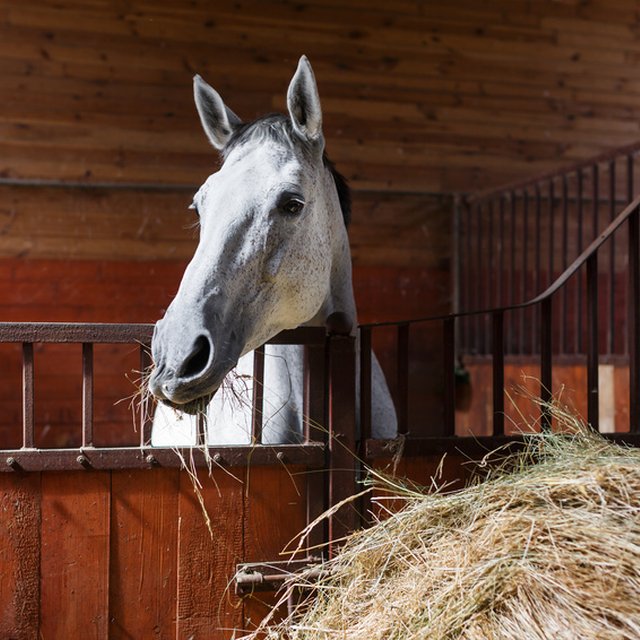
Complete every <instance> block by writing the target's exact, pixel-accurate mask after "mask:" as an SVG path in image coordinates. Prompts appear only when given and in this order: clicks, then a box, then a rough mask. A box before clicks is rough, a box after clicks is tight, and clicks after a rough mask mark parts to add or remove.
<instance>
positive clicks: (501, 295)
mask: <svg viewBox="0 0 640 640" xmlns="http://www.w3.org/2000/svg"><path fill="white" fill-rule="evenodd" d="M504 216H505V210H504V197H503V196H500V201H499V223H498V224H499V231H498V233H499V236H500V241H499V243H498V295H497V304H498V306H502V305H503V304H505V283H504V278H505V269H504Z"/></svg>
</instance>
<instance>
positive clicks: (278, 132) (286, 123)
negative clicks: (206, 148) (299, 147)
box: [222, 113, 351, 227]
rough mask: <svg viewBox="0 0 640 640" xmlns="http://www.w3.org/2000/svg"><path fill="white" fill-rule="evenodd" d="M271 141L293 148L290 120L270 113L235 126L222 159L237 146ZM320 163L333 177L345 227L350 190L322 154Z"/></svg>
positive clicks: (347, 217)
mask: <svg viewBox="0 0 640 640" xmlns="http://www.w3.org/2000/svg"><path fill="white" fill-rule="evenodd" d="M265 139H266V140H272V141H273V142H280V143H285V144H289V145H291V146H293V141H294V140H300V138H298V137H297V136H296V135H295V132H294V130H293V125H292V124H291V120H290V119H289V118H288V117H287V116H284V115H282V114H281V113H271V114H269V115H266V116H263V117H261V118H258V119H257V120H254V121H253V122H243V123H242V124H241V125H239V126H237V127H236V128H235V130H234V132H233V134H232V135H231V137H230V138H229V140H228V142H227V144H226V145H225V147H224V149H223V150H222V158H223V160H225V159H226V158H227V156H228V155H229V153H230V152H231V151H232V150H233V149H235V148H236V147H238V146H239V145H241V144H243V143H245V142H249V141H254V142H255V141H262V140H265ZM322 162H323V164H324V166H325V167H326V168H327V169H328V171H329V173H330V174H331V175H332V176H333V181H334V183H335V185H336V191H337V193H338V201H339V202H340V210H341V211H342V219H343V220H344V225H345V227H348V226H349V223H350V222H351V189H350V187H349V183H348V181H347V179H346V178H345V177H344V176H343V175H342V174H341V173H340V172H339V171H338V170H337V169H336V167H335V165H334V164H333V162H331V160H330V159H329V158H328V157H327V154H326V153H323V154H322Z"/></svg>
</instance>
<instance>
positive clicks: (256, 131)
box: [149, 56, 397, 446]
mask: <svg viewBox="0 0 640 640" xmlns="http://www.w3.org/2000/svg"><path fill="white" fill-rule="evenodd" d="M194 93H195V103H196V107H197V109H198V113H199V115H200V120H201V121H202V126H203V127H204V130H205V133H206V134H207V137H208V138H209V140H210V142H211V144H213V146H214V147H215V148H216V149H218V150H219V151H220V153H221V155H222V159H223V163H222V167H221V168H220V170H219V171H218V172H217V173H214V174H213V175H211V176H209V177H208V178H207V180H206V181H205V182H204V184H203V185H202V186H201V187H200V189H199V190H198V192H197V193H196V195H195V197H194V198H193V204H192V208H193V209H194V210H195V211H196V213H197V215H198V217H199V220H200V241H199V244H198V247H197V249H196V252H195V254H194V256H193V259H192V260H191V262H190V264H189V265H188V267H187V269H186V271H185V273H184V276H183V278H182V282H181V284H180V288H179V290H178V293H177V295H176V297H175V299H174V300H173V302H172V303H171V305H170V306H169V308H168V309H167V312H166V314H165V316H164V318H163V319H162V320H160V321H159V322H158V323H157V325H156V330H155V334H154V337H153V344H152V350H153V359H154V363H155V368H154V370H153V373H152V375H151V377H150V380H149V388H150V390H151V392H152V393H153V395H154V396H156V398H158V399H159V400H161V401H162V402H161V403H160V404H159V405H158V409H157V410H156V415H155V418H154V425H153V431H152V443H153V445H155V446H185V445H193V444H195V441H196V422H195V419H194V418H193V414H194V413H196V412H197V411H198V410H199V408H202V407H203V406H204V407H206V411H205V413H206V418H207V419H206V425H207V428H206V431H207V441H208V443H209V444H244V443H248V442H250V440H251V435H250V434H251V428H250V426H251V398H252V386H253V383H252V378H251V374H252V365H253V356H252V351H253V350H254V349H256V348H257V347H259V346H260V345H262V344H263V343H265V342H266V341H267V340H269V339H270V338H272V337H273V336H275V335H276V334H278V333H279V332H280V331H283V330H285V329H292V328H295V327H298V326H300V325H306V326H325V324H326V320H327V318H328V317H329V316H331V315H332V314H334V313H336V312H339V313H341V314H345V315H346V317H347V318H348V321H349V322H350V323H351V326H353V327H354V328H355V327H356V326H357V318H356V306H355V301H354V297H353V288H352V282H351V255H350V251H349V241H348V237H347V224H348V222H349V213H350V199H349V190H348V188H347V185H346V182H345V181H344V179H343V178H342V177H341V176H340V174H338V173H337V172H336V171H335V169H334V167H333V165H332V164H331V162H329V160H328V159H327V157H326V155H325V152H324V137H323V134H322V111H321V108H320V99H319V97H318V90H317V86H316V81H315V78H314V75H313V71H312V69H311V65H310V64H309V61H308V60H307V58H306V57H304V56H303V57H302V58H301V59H300V61H299V63H298V68H297V70H296V72H295V74H294V76H293V78H292V80H291V83H290V85H289V89H288V92H287V108H288V111H289V114H288V116H284V115H269V116H265V117H263V118H260V119H258V120H256V121H255V122H251V123H243V122H242V121H241V120H240V118H238V116H237V115H236V114H235V113H233V111H231V110H230V109H229V108H228V107H227V106H226V105H225V104H224V102H223V101H222V98H221V97H220V96H219V94H218V93H217V92H216V91H215V90H214V89H213V88H212V87H210V86H209V85H208V84H207V83H206V82H204V80H202V78H200V77H199V76H196V77H195V78H194ZM354 330H355V329H354ZM302 367H303V348H302V347H297V346H275V345H269V346H267V349H266V352H265V387H264V391H263V393H264V405H263V423H264V426H263V440H264V442H265V443H272V444H276V443H287V442H296V441H298V440H300V438H301V434H302V386H303V385H302ZM372 384H373V388H372V392H373V407H372V409H373V411H372V414H373V421H372V433H373V436H374V437H377V438H392V437H395V435H396V431H397V422H396V415H395V411H394V408H393V403H392V400H391V396H390V394H389V389H388V387H387V384H386V381H385V379H384V375H383V373H382V371H381V369H380V366H379V364H378V362H377V360H376V359H375V357H374V358H373V381H372Z"/></svg>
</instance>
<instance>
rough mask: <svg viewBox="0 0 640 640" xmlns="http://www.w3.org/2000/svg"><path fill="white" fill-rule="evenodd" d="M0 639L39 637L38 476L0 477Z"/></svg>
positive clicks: (20, 639) (17, 475) (8, 475)
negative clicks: (0, 637)
mask: <svg viewBox="0 0 640 640" xmlns="http://www.w3.org/2000/svg"><path fill="white" fill-rule="evenodd" d="M0 518H1V521H0V532H1V535H0V636H2V637H3V638H15V639H16V640H30V639H32V638H38V637H41V636H40V474H38V473H34V474H29V475H22V474H0Z"/></svg>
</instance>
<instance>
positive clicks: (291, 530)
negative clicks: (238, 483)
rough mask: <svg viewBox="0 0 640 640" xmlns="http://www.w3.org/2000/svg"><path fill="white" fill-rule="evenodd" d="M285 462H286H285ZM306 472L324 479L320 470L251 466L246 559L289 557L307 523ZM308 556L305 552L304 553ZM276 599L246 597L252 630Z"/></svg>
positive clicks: (311, 477) (312, 477)
mask: <svg viewBox="0 0 640 640" xmlns="http://www.w3.org/2000/svg"><path fill="white" fill-rule="evenodd" d="M283 462H284V461H283ZM307 474H309V481H311V482H322V477H321V473H318V472H313V471H306V470H304V469H301V468H296V467H290V466H288V465H286V462H284V464H283V465H282V466H280V467H273V468H270V467H257V466H250V467H249V468H248V471H247V475H246V491H245V496H244V498H245V520H244V536H245V562H270V561H275V560H286V559H287V558H289V557H291V554H290V553H289V554H283V553H282V552H283V551H284V550H285V547H287V545H288V544H289V543H290V542H291V541H295V542H294V544H293V549H295V548H296V546H297V538H298V534H300V533H301V532H302V530H303V529H304V528H305V526H306V496H307ZM302 555H303V556H304V555H306V554H305V553H303V554H302ZM272 604H273V599H272V598H270V597H269V596H268V595H267V596H266V595H265V594H263V593H260V594H256V595H255V596H252V597H247V598H245V601H244V618H245V624H246V627H247V629H253V628H254V627H255V625H256V624H258V623H259V622H260V621H261V620H262V619H263V618H264V617H265V616H266V615H267V613H269V610H270V609H269V608H270V606H271V605H272Z"/></svg>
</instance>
